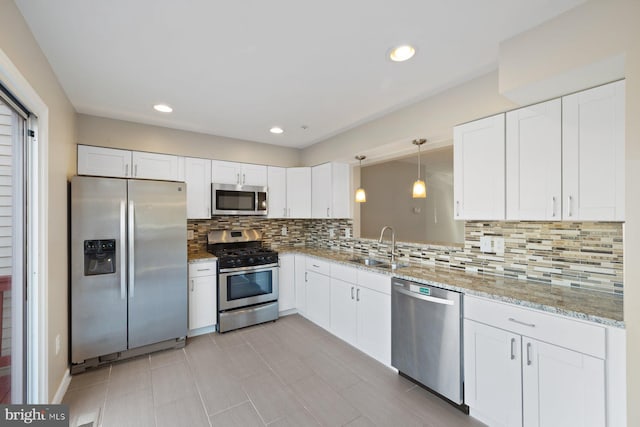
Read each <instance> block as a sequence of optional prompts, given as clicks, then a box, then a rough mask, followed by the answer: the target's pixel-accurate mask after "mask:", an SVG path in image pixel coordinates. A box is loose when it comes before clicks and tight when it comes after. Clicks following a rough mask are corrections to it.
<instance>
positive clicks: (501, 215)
mask: <svg viewBox="0 0 640 427" xmlns="http://www.w3.org/2000/svg"><path fill="white" fill-rule="evenodd" d="M504 141H505V136H504V114H498V115H496V116H492V117H487V118H486V119H481V120H476V121H474V122H470V123H466V124H463V125H459V126H456V127H455V128H453V198H454V207H453V208H454V211H453V212H454V218H455V219H469V220H475V219H482V220H503V219H505V168H504V162H505V158H504V153H505V148H504Z"/></svg>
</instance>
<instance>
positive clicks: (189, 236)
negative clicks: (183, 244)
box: [187, 230, 194, 240]
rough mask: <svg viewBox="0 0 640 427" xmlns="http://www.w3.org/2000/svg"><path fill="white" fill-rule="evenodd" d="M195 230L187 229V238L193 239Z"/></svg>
mask: <svg viewBox="0 0 640 427" xmlns="http://www.w3.org/2000/svg"><path fill="white" fill-rule="evenodd" d="M193 237H194V235H193V230H187V240H193Z"/></svg>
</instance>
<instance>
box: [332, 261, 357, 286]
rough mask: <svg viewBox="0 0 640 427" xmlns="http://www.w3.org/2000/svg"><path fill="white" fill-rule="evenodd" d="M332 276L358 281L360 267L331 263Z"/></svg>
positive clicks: (344, 280) (345, 280) (347, 280)
mask: <svg viewBox="0 0 640 427" xmlns="http://www.w3.org/2000/svg"><path fill="white" fill-rule="evenodd" d="M331 277H333V278H335V279H339V280H342V281H343V282H349V283H358V269H357V268H353V267H349V266H346V265H342V264H331Z"/></svg>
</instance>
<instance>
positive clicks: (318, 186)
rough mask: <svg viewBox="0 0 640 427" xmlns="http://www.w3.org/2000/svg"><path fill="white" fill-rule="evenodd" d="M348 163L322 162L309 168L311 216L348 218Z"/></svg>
mask: <svg viewBox="0 0 640 427" xmlns="http://www.w3.org/2000/svg"><path fill="white" fill-rule="evenodd" d="M349 184H350V183H349V165H347V164H344V163H324V164H321V165H318V166H314V167H312V168H311V197H312V199H311V217H312V218H349V217H350V216H351V215H350V197H349V193H350V185H349Z"/></svg>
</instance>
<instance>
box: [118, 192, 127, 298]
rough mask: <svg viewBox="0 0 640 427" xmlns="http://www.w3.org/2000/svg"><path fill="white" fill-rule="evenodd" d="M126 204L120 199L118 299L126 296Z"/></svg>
mask: <svg viewBox="0 0 640 427" xmlns="http://www.w3.org/2000/svg"><path fill="white" fill-rule="evenodd" d="M126 242H127V205H126V202H125V201H124V200H120V299H126V298H127V272H126V268H125V266H126V265H127V251H126V250H125V248H126Z"/></svg>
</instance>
